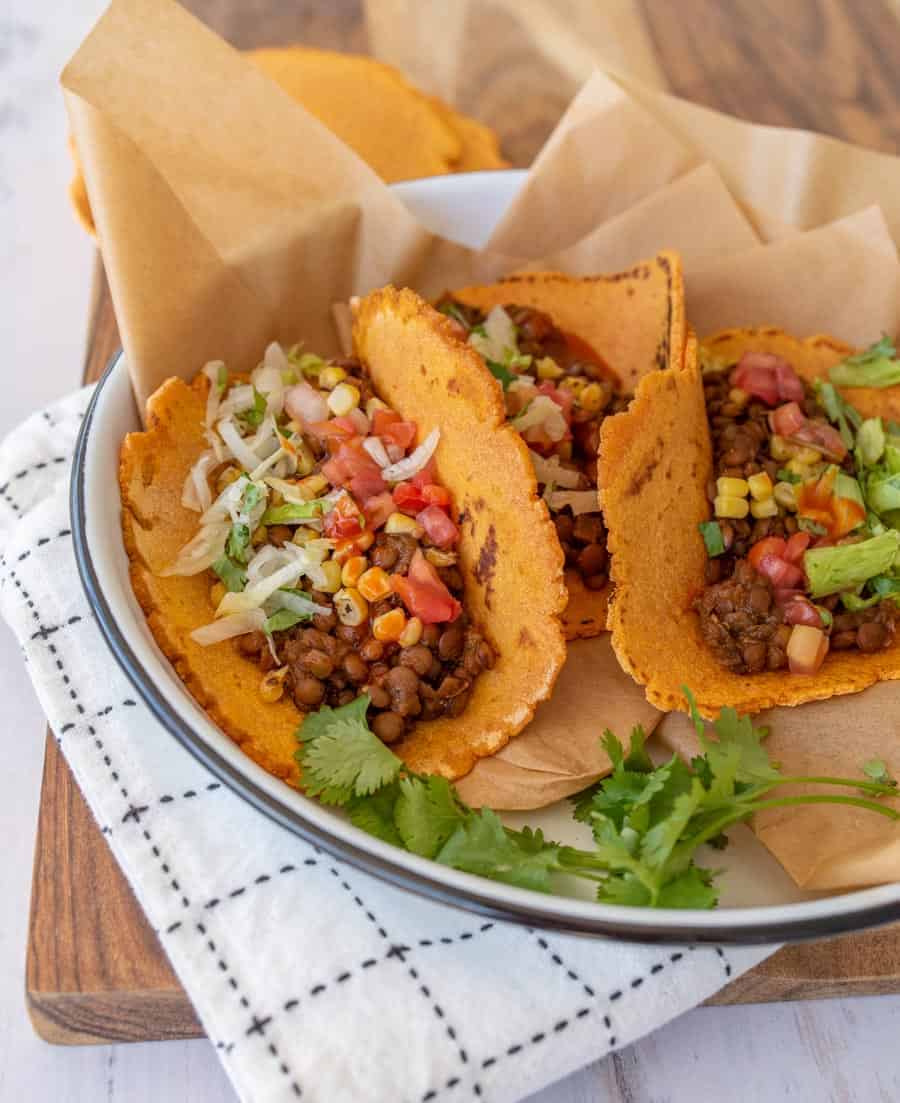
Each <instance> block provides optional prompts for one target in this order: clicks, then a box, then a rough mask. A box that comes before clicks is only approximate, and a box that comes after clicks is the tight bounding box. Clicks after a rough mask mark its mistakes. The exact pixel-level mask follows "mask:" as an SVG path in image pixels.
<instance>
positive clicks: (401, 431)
mask: <svg viewBox="0 0 900 1103" xmlns="http://www.w3.org/2000/svg"><path fill="white" fill-rule="evenodd" d="M372 432H373V433H374V434H375V436H376V437H381V439H382V440H383V441H384V442H385V444H396V445H398V446H399V447H400V448H402V449H403V450H404V451H405V450H406V449H407V448H409V446H410V445H411V444H412V443H413V441H414V440H415V439H416V423H415V422H414V421H404V420H403V418H402V417H401V416H400V415H399V414H398V413H395V412H394V411H393V410H376V411H375V414H374V416H373V418H372Z"/></svg>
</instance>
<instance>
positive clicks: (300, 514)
mask: <svg viewBox="0 0 900 1103" xmlns="http://www.w3.org/2000/svg"><path fill="white" fill-rule="evenodd" d="M328 504H329V503H328V502H326V501H325V499H324V498H313V499H311V500H310V501H308V502H285V503H284V505H280V506H270V507H269V508H268V509H267V510H266V512H265V513H264V514H263V515H262V521H261V522H260V524H263V525H295V524H297V523H298V522H300V521H308V520H310V518H312V517H321V516H322V514H323V513H324V512H325V506H326V505H328Z"/></svg>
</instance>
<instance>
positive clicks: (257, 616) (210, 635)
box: [191, 609, 266, 647]
mask: <svg viewBox="0 0 900 1103" xmlns="http://www.w3.org/2000/svg"><path fill="white" fill-rule="evenodd" d="M265 623H266V614H265V613H264V612H263V611H262V609H248V610H247V611H246V612H244V613H235V614H234V615H233V616H230V617H222V618H221V620H214V621H213V622H212V624H204V626H203V627H202V628H195V629H194V631H193V632H191V639H192V640H193V641H194V642H195V643H199V644H200V645H201V647H209V646H210V644H213V643H221V642H222V640H230V639H231V638H232V637H233V636H245V635H246V634H247V633H248V632H261V631H262V628H263V625H264V624H265Z"/></svg>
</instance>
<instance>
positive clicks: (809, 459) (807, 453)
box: [794, 448, 822, 463]
mask: <svg viewBox="0 0 900 1103" xmlns="http://www.w3.org/2000/svg"><path fill="white" fill-rule="evenodd" d="M794 459H796V460H797V461H798V462H799V463H821V461H822V453H821V452H819V451H817V450H816V449H815V448H798V449H797V452H796V454H795V456H794Z"/></svg>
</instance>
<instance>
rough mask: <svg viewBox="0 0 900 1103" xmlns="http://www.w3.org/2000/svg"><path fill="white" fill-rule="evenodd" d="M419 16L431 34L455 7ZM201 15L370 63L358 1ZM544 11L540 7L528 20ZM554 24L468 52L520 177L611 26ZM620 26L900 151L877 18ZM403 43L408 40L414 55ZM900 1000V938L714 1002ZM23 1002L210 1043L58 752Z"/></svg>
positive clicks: (845, 950) (679, 63) (68, 1023)
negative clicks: (533, 35)
mask: <svg viewBox="0 0 900 1103" xmlns="http://www.w3.org/2000/svg"><path fill="white" fill-rule="evenodd" d="M417 2H418V4H419V6H418V7H417V8H416V9H415V12H416V16H417V18H419V16H420V15H421V13H422V12H425V11H426V9H428V8H433V7H434V4H435V3H438V7H439V6H440V3H442V2H443V0H417ZM186 6H188V7H190V8H191V9H193V10H194V11H195V12H196V13H197V14H198V15H200V16H201V18H203V19H204V20H205V21H206V22H207V23H209V24H210V25H211V26H213V27H214V28H215V29H216V30H217V31H219V33H221V34H223V35H225V36H226V37H227V38H229V40H230V41H232V42H234V43H235V44H236V45H239V46H242V47H247V46H255V45H262V44H266V43H271V42H289V41H303V42H306V43H308V44H310V45H315V46H320V47H330V48H334V49H343V50H351V51H356V52H364V51H365V49H366V31H365V23H364V19H363V13H362V8H361V4H360V2H359V0H334V2H333V3H330V4H328V5H322V4H320V3H319V2H317V0H296V2H295V3H293V4H284V3H282V2H280V0H254V3H253V4H244V3H241V2H239V0H233V2H227V0H187V4H186ZM368 7H369V10H370V15H371V16H373V19H372V27H373V28H374V30H375V33H376V34H377V36H378V38H379V47H380V49H381V51H382V53H384V52H387V53H388V54H390V56H392V57H395V58H401V59H403V60H406V59H407V58H408V59H409V62H410V65H411V66H412V67H414V62H415V54H416V51H415V42H414V36H415V33H416V32H417V31H418V32H419V33H421V32H422V30H423V27H422V26H421V25H417V26H415V27H412V26H410V27H405V26H403V25H401V23H402V22H403V21H399V22H398V21H397V20H393V21H392V20H391V18H390V10H389V7H390V6H389V5H385V4H384V3H383V2H382V0H369V2H368ZM500 7H502V5H499V4H498V8H500ZM523 10H524V9H523ZM537 10H538V5H535V4H532V5H529V6H528V13H530V14H529V18H531V17H532V16H534V13H535V12H536V11H537ZM553 11H554V4H553V3H550V2H548V3H547V4H546V5H544V8H543V14H544V16H547V18H537V16H534V18H535V20H536V22H535V30H536V31H539V32H540V35H541V42H540V43H539V44H536V43H534V42H532V43H529V42H528V41H527V36H526V39H525V40H524V41H523V38H522V35H523V34H525V33H526V32H524V31H522V29H521V28H522V27H523V26H525V25H526V24H527V22H528V20H527V19H523V23H521V24H518V25H517V32H516V34H512V33H511V32H510V27H511V24H510V26H507V25H506V23H504V33H503V34H498V35H497V36H496V38H494V39H492V40H491V41H487V42H480V43H471V44H470V48H469V49H468V50H467V56H466V65H467V72H466V73H465V80H464V82H463V84H462V88H461V92H462V94H461V96H460V98H459V103H460V106H461V107H462V108H463V109H464V110H467V111H470V112H471V113H473V114H475V115H476V116H478V117H479V118H482V119H483V120H484V121H485V122H487V123H489V124H491V125H492V126H494V127H495V129H497V131H498V132H499V134H500V137H501V140H502V142H503V146H504V149H505V151H506V154H507V156H509V157H510V158H511V159H512V160H513V161H514V163H517V164H528V163H529V162H530V160H531V158H532V157H533V156H534V154H535V153H536V152H537V150H538V149H539V148H540V146H541V144H542V143H543V141H544V139H545V138H546V136H547V134H548V133H549V132H550V130H551V128H552V127H553V125H554V124H555V122H556V121H557V119H558V117H559V114H560V113H561V111H562V110H563V109H564V107H565V106H566V104H567V103H568V101H569V99H570V98H571V95H572V93H573V91H574V90H575V88H576V87H577V85H578V83H579V82H580V79H581V78H582V76H583V70H582V68H581V66H583V61H584V49H585V48H586V46H587V44H588V42H589V33H588V32H590V31H591V30H592V29H593V30H594V31H596V28H597V25H598V24H597V20H598V19H601V15H600V14H599V9H598V8H597V7H596V5H595V0H567V4H566V16H565V18H564V19H560V17H559V13H558V10H557V15H556V17H555V22H554V16H553V15H552V14H548V13H552V12H553ZM433 14H434V13H433ZM439 14H440V13H439V11H437V15H439ZM379 16H380V18H379ZM385 16H386V17H387V21H385ZM504 19H506V20H507V23H508V22H509V20H508V18H507V17H505V16H504ZM610 21H611V23H612V22H615V23H617V24H618V27H617V30H618V31H619V32H620V33H621V35H622V38H623V41H625V40H627V41H628V42H630V43H631V45H632V55H631V56H632V57H634V50H635V49H637V50H638V52H639V53H640V52H641V51H643V52H644V54H645V57H644V60H645V62H646V61H647V58H649V59H650V60H649V63H648V64H645V65H644V66H643V69H642V72H643V73H644V77H645V79H652V69H653V66H654V65H656V64H658V66H659V71H660V73H661V74H662V75H663V76H664V78H665V80H667V82H668V83H669V85H670V86H671V88H672V90H673V91H675V92H676V93H678V94H680V95H683V96H686V97H688V98H690V99H694V100H696V101H698V102H702V103H706V104H708V105H709V106H712V107H718V108H720V109H723V110H727V111H731V112H733V113H734V114H737V115H742V116H744V117H746V118H751V119H753V120H754V121H757V122H770V123H781V124H792V125H796V126H806V127H809V128H811V129H817V130H821V131H824V132H827V133H832V134H835V135H836V136H839V137H844V138H848V139H850V140H856V141H861V142H864V143H865V144H866V145H869V146H872V147H880V148H882V149H884V150H885V151H889V152H895V151H896V135H897V122H896V121H897V118H898V113H900V82H898V80H897V77H896V71H895V68H894V66H893V64H892V62H893V59H894V58H895V57H897V56H900V24H898V22H897V20H896V19H895V18H894V17H893V16H892V15H891V14H890V12H889V10H888V9H887V7H886V6H885V5H884V4H882V3H878V2H876V0H872V2H871V3H867V4H864V5H859V4H854V3H853V0H791V3H790V4H785V3H784V2H783V0H729V3H727V4H722V3H721V2H720V0H680V2H679V3H678V4H677V5H674V4H672V3H671V2H670V0H633V2H632V0H617V4H616V9H615V19H614V20H612V17H610ZM411 22H416V20H411ZM419 22H420V23H421V19H419ZM576 26H577V27H578V28H580V29H579V35H578V46H579V49H578V50H576V49H574V47H573V48H572V49H570V50H569V51H568V54H567V52H566V51H560V50H557V49H555V48H554V42H555V43H556V45H560V44H562V45H564V44H565V42H566V41H569V40H571V38H572V29H573V28H575V27H576ZM425 29H426V30H427V26H426V27H425ZM404 34H405V35H406V40H405V41H400V39H402V37H403V35H404ZM391 35H393V37H394V41H390V36H391ZM554 35H555V36H556V37H555V38H554ZM566 36H568V38H567V37H566ZM551 39H553V41H550V40H551ZM651 43H652V48H651V45H650V44H651ZM570 45H571V42H570ZM600 46H601V47H602V43H600ZM653 48H655V54H656V57H655V60H654V59H653V58H652V56H651V55H652V53H653ZM567 56H571V57H572V58H573V60H574V61H577V65H574V64H573V66H572V69H571V71H567V70H566V64H565V61H564V60H561V59H564V58H566V57H567ZM550 59H552V61H551V60H550ZM608 60H611V61H612V63H615V62H616V59H615V58H612V59H608ZM619 60H620V61H621V60H622V59H619ZM835 72H839V73H840V74H841V76H842V81H843V83H842V84H841V88H844V89H847V88H851V89H852V88H855V87H857V84H858V86H859V87H860V88H862V87H864V89H865V96H863V95H862V93H859V94H858V95H854V94H853V93H852V92H849V93H847V97H846V99H843V98H842V93H841V91H840V88H838V89H836V88H835V86H834V84H833V82H832V74H833V73H835ZM854 81H856V82H857V84H854ZM117 346H118V332H117V329H116V323H115V317H114V314H113V309H112V303H111V300H110V297H109V291H108V288H107V286H106V281H105V278H104V276H103V273H102V269H101V268H100V267H99V265H98V269H97V279H96V281H95V293H94V301H93V307H92V315H91V326H90V332H89V340H88V354H87V363H86V371H85V377H86V379H88V380H93V379H96V378H98V377H99V375H100V373H101V371H102V370H103V368H104V367H105V365H106V363H107V361H108V359H109V357H110V356H111V355H112V353H113V352H114V351H115V349H116V348H117ZM898 991H900V926H897V927H890V928H885V929H883V930H881V931H875V932H870V933H868V934H863V935H849V936H844V937H843V938H840V939H836V940H834V941H831V942H824V943H809V944H806V945H801V946H793V947H788V948H786V949H784V950H781V951H780V952H779V953H777V954H775V955H774V956H773V957H771V958H769V959H768V960H767V961H765V962H764V963H763V964H762V965H760V966H758V967H757V968H756V969H754V970H752V971H751V972H749V973H747V974H745V975H744V976H743V977H740V978H738V979H737V980H736V981H734V982H732V983H731V984H730V985H728V986H727V987H726V988H724V989H723V990H722V991H721V992H719V993H718V994H717V995H716V996H715V997H714V998H713V999H712V1000H711V1001H710V1002H711V1003H715V1004H732V1003H749V1002H765V1001H772V1000H795V999H810V998H821V997H827V996H852V995H870V994H881V993H889V992H898ZM26 995H27V1001H28V1008H29V1012H30V1014H31V1018H32V1022H33V1023H34V1027H35V1029H36V1031H37V1032H38V1033H39V1034H40V1035H41V1037H43V1038H45V1039H46V1040H47V1041H51V1042H56V1043H60V1044H69V1045H73V1044H86V1043H99V1042H108V1041H148V1040H154V1039H156V1040H158V1039H174V1038H193V1037H199V1036H201V1035H202V1033H203V1031H202V1028H201V1026H200V1024H199V1022H198V1021H197V1018H196V1016H195V1014H194V1012H193V1009H192V1007H191V1005H190V1003H189V1001H188V999H187V997H186V995H185V994H184V991H183V990H182V988H181V986H180V985H179V983H178V981H177V979H176V977H175V975H174V973H173V972H172V970H171V968H170V966H169V964H168V961H167V960H166V957H165V955H164V954H163V951H162V949H161V947H160V945H159V942H158V941H157V938H156V936H155V934H154V932H153V931H152V930H151V928H150V926H149V924H148V923H147V920H146V919H145V917H144V915H143V913H142V912H141V910H140V908H139V906H138V904H137V901H136V900H135V898H134V895H133V894H132V892H131V889H130V888H129V886H128V885H127V883H126V882H125V880H124V878H123V877H122V874H121V873H120V872H119V869H118V866H117V865H116V863H115V861H114V859H113V857H112V854H111V852H110V851H109V848H108V847H107V846H106V843H105V841H104V839H103V837H102V835H101V834H100V831H99V830H98V828H97V826H96V824H95V822H94V820H93V818H92V816H91V814H90V812H89V810H88V808H87V806H86V805H85V803H84V800H83V798H82V797H81V794H80V793H79V791H78V788H77V786H76V785H75V782H74V780H73V778H72V775H71V773H70V772H69V769H68V767H67V766H66V764H65V761H64V760H63V758H62V756H61V754H60V752H59V750H58V749H57V746H56V742H55V740H54V739H53V737H52V735H49V736H48V739H47V750H46V759H45V764H44V776H43V785H42V791H41V804H40V816H39V822H38V835H37V845H36V852H35V862H34V880H33V889H32V900H31V916H30V927H29V939H28V949H27V968H26Z"/></svg>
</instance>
